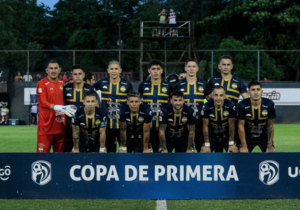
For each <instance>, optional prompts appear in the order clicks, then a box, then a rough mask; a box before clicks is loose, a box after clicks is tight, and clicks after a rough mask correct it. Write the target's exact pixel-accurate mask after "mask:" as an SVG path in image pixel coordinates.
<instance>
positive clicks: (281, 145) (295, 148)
mask: <svg viewBox="0 0 300 210" xmlns="http://www.w3.org/2000/svg"><path fill="white" fill-rule="evenodd" d="M36 131H37V127H36V126H0V152H1V153H4V152H35V151H36V141H37V134H36ZM299 136H300V125H298V124H277V125H275V138H274V142H275V147H276V150H277V151H278V152H299V151H300V141H299ZM254 152H260V151H259V148H256V149H255V150H254ZM0 190H1V189H0ZM2 209H24V210H25V209H30V210H31V209H32V210H35V209H45V210H47V209H49V210H50V209H51V210H53V209H56V210H60V209H62V210H73V209H76V210H77V209H78V210H79V209H99V210H106V209H109V210H119V209H124V210H135V209H137V210H140V209H141V210H148V209H149V210H150V209H151V210H153V209H156V201H155V200H17V199H13V200H6V199H0V210H2ZM167 209H171V210H183V209H206V210H210V209H214V210H215V209H216V210H221V209H226V210H227V209H234V210H235V209H236V210H238V209H247V210H248V209H255V210H257V209H263V210H277V209H278V210H282V209H289V210H290V209H297V210H298V209H300V201H299V200H298V199H285V200H167Z"/></svg>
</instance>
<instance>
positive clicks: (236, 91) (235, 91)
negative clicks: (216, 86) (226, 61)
mask: <svg viewBox="0 0 300 210" xmlns="http://www.w3.org/2000/svg"><path fill="white" fill-rule="evenodd" d="M230 83H231V79H230V80H228V83H227V91H232V92H234V93H238V94H240V91H238V90H234V89H231V88H230ZM221 86H224V79H222V83H221Z"/></svg>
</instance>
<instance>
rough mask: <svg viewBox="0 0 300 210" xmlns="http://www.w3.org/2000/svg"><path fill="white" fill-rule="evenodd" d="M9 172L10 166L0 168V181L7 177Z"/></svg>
mask: <svg viewBox="0 0 300 210" xmlns="http://www.w3.org/2000/svg"><path fill="white" fill-rule="evenodd" d="M10 174H11V170H10V166H8V165H7V166H5V167H4V168H0V179H1V180H2V181H6V180H8V179H9V176H10Z"/></svg>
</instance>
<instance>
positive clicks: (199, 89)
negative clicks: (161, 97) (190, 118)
mask: <svg viewBox="0 0 300 210" xmlns="http://www.w3.org/2000/svg"><path fill="white" fill-rule="evenodd" d="M184 70H185V71H186V77H185V78H184V79H182V80H180V81H179V82H178V83H177V85H176V89H177V90H180V91H182V92H183V94H184V101H185V104H186V105H187V106H189V107H191V108H192V109H194V112H195V115H196V128H199V129H196V132H195V146H196V150H197V151H198V152H200V150H201V147H202V144H203V142H204V140H203V133H202V129H201V128H202V116H201V114H200V113H201V110H202V106H203V100H204V96H205V94H206V92H207V83H206V82H205V81H204V80H202V79H200V78H197V72H198V70H199V67H198V64H197V62H196V60H195V59H189V60H187V61H186V63H185V68H184Z"/></svg>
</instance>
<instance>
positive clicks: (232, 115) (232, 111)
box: [229, 103, 236, 118]
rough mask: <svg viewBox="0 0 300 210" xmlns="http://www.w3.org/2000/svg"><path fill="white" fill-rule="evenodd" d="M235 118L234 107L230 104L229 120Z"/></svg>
mask: <svg viewBox="0 0 300 210" xmlns="http://www.w3.org/2000/svg"><path fill="white" fill-rule="evenodd" d="M235 117H236V107H235V105H234V104H233V103H232V104H231V105H230V107H229V118H235Z"/></svg>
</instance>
